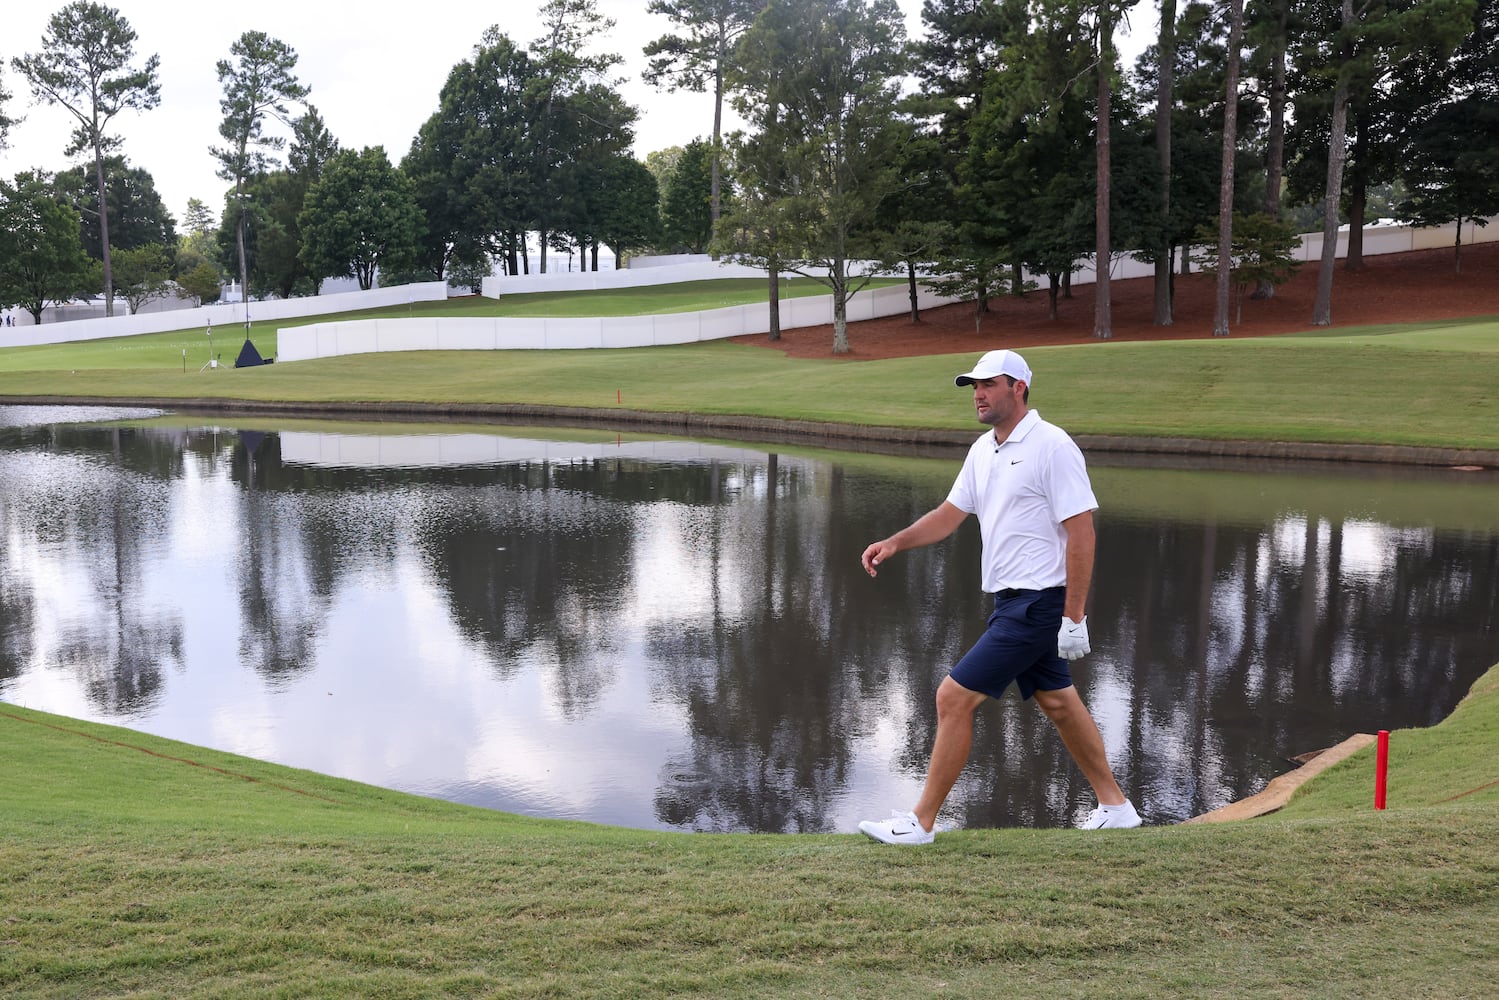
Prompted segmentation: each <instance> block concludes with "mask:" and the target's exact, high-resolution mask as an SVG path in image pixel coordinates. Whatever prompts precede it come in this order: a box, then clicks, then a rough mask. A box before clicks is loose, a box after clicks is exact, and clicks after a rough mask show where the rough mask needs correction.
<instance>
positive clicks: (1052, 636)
mask: <svg viewBox="0 0 1499 1000" xmlns="http://www.w3.org/2000/svg"><path fill="white" fill-rule="evenodd" d="M955 382H956V383H957V385H959V386H965V385H971V386H973V405H974V408H975V409H976V410H977V411H978V418H979V422H980V423H984V424H988V425H989V426H990V427H992V428H994V429H993V431H992V432H991V433H986V434H984V435H983V436H982V437H980V438H979V439H978V440H977V441H975V442H974V443H973V447H971V448H969V449H968V457H967V459H966V460H964V462H963V469H962V471H961V472H959V473H958V479H957V482H955V483H954V484H953V487H952V491H951V492H949V493H948V495H947V499H946V500H945V501H944V502H943V503H942V504H941V506H939V507H937V509H935V510H933V511H931V512H930V513H927V514H924V515H923V516H922V517H921V518H919V519H918V520H917V521H916V522H915V523H914V524H912V525H911V526H910V527H908V528H905V529H904V530H902V531H898V532H896V533H895V534H893V535H891V536H890V537H889V538H887V539H885V540H884V541H882V542H875V543H874V544H873V545H871V546H869V548H867V549H865V550H864V556H863V563H864V570H865V572H867V573H868V574H869V575H870V576H875V575H876V574H877V573H878V572H879V566H880V564H881V563H883V562H884V561H885V560H887V559H889V558H890V557H891V556H893V555H895V554H896V553H897V552H900V551H902V550H904V549H912V548H917V547H919V546H922V545H931V544H932V543H933V542H938V541H941V540H942V539H944V538H946V537H947V536H948V535H951V534H952V533H953V532H954V531H956V530H957V528H958V525H959V524H961V523H962V522H963V519H964V518H966V517H967V516H968V515H969V514H977V515H978V519H979V532H980V537H981V540H982V544H983V555H982V572H983V581H982V582H983V588H984V590H986V591H989V592H990V593H992V594H993V595H994V612H993V614H991V615H990V616H989V625H988V629H987V630H986V631H985V632H984V634H983V636H981V637H980V638H979V640H978V642H977V643H975V644H974V646H973V648H972V649H970V650H969V651H968V652H967V653H966V654H965V655H964V656H963V658H962V659H961V660H959V661H958V664H957V666H955V667H953V669H952V672H951V673H950V674H949V675H948V676H947V677H946V678H945V679H943V681H942V684H941V685H940V686H939V687H938V688H937V739H936V742H935V743H934V744H933V746H932V756H931V761H930V763H929V764H928V765H927V774H926V785H925V786H924V787H923V788H922V791H921V798H920V800H918V801H917V803H916V808H915V809H914V810H913V811H911V812H908V813H901V812H897V813H896V814H895V815H894V816H893V817H892V818H891V819H887V820H881V821H874V820H865V821H863V822H862V823H860V824H859V830H860V831H861V832H863V833H864V834H865V835H867V836H869V837H872V838H874V839H875V840H878V841H881V842H883V843H886V844H930V843H931V842H932V839H933V836H934V830H935V828H936V823H937V812H938V810H940V809H941V808H942V803H943V802H944V801H945V800H946V799H947V795H948V793H949V792H950V791H952V787H953V784H954V783H955V782H956V781H957V780H958V772H960V771H961V770H962V769H963V765H964V764H965V763H966V762H967V760H968V750H969V747H970V745H971V744H972V742H973V713H974V712H975V711H977V710H978V707H979V706H980V705H982V704H983V703H984V701H985V700H986V699H989V698H998V697H1000V696H1001V695H1003V694H1004V692H1005V689H1006V688H1008V687H1009V686H1010V684H1011V683H1014V684H1015V685H1016V687H1017V688H1019V690H1020V695H1021V698H1023V699H1028V698H1035V700H1036V704H1037V705H1038V706H1039V707H1040V709H1041V711H1043V712H1045V713H1046V717H1047V718H1049V719H1050V720H1051V721H1052V724H1053V725H1055V726H1056V727H1057V732H1058V733H1060V734H1061V736H1062V742H1063V743H1064V744H1066V746H1067V750H1068V752H1069V753H1071V754H1072V759H1073V760H1075V761H1076V762H1077V765H1078V767H1079V768H1081V769H1082V772H1083V774H1084V775H1085V776H1086V777H1087V779H1088V782H1089V784H1091V785H1092V786H1093V794H1094V795H1095V796H1097V798H1098V808H1096V809H1094V810H1093V811H1092V813H1090V814H1089V816H1088V818H1087V820H1086V821H1084V823H1083V824H1082V826H1083V829H1085V830H1099V829H1111V828H1126V827H1135V826H1139V825H1140V815H1139V813H1137V812H1136V811H1135V807H1134V806H1133V805H1131V804H1130V802H1129V800H1128V799H1127V798H1125V796H1124V792H1123V791H1121V790H1120V788H1119V783H1118V782H1116V781H1115V780H1114V773H1113V771H1111V770H1110V769H1109V762H1108V758H1107V757H1106V756H1105V754H1104V747H1103V737H1102V736H1100V735H1099V733H1098V727H1097V726H1096V725H1094V723H1093V716H1091V715H1090V714H1089V713H1088V709H1087V707H1086V706H1085V705H1084V704H1083V701H1082V699H1081V698H1080V697H1078V693H1077V689H1076V688H1075V687H1073V686H1072V677H1071V675H1070V674H1069V673H1068V671H1067V661H1068V660H1075V659H1078V658H1079V657H1082V656H1086V655H1087V653H1088V650H1089V646H1088V620H1087V617H1086V614H1085V612H1086V607H1087V601H1088V585H1089V583H1090V582H1091V579H1092V576H1093V511H1094V510H1096V509H1097V508H1098V501H1097V500H1096V499H1094V497H1093V487H1092V485H1091V484H1090V483H1089V481H1088V472H1087V469H1086V468H1085V467H1084V465H1083V455H1082V452H1081V451H1079V450H1078V447H1077V445H1076V444H1074V443H1073V441H1072V439H1071V438H1070V437H1068V436H1067V433H1066V432H1065V431H1063V430H1062V429H1061V428H1060V427H1057V426H1055V425H1054V424H1049V423H1047V422H1046V421H1044V420H1042V419H1041V414H1040V413H1038V412H1037V411H1035V410H1032V409H1030V408H1029V405H1028V404H1029V402H1030V385H1031V370H1030V367H1029V366H1028V365H1027V364H1026V363H1025V360H1024V359H1023V358H1021V356H1020V355H1018V354H1016V353H1015V352H1014V351H990V352H989V353H988V354H985V355H984V356H983V357H982V358H980V359H979V362H978V364H977V365H975V366H974V368H973V370H972V371H970V372H965V373H964V374H962V375H959V376H958V377H957V378H956V379H955Z"/></svg>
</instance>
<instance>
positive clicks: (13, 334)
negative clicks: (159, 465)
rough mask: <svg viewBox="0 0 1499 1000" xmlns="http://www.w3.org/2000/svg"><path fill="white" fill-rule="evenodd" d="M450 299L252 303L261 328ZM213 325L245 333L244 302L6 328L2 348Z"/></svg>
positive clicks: (409, 291) (367, 295)
mask: <svg viewBox="0 0 1499 1000" xmlns="http://www.w3.org/2000/svg"><path fill="white" fill-rule="evenodd" d="M447 297H448V286H447V282H444V281H426V282H422V283H421V284H416V285H396V286H394V287H391V288H372V289H370V290H369V291H367V292H342V293H339V294H337V295H312V296H308V297H306V298H299V299H272V300H270V301H267V302H251V303H250V319H251V320H253V321H256V322H259V321H262V320H275V319H295V318H297V317H299V316H325V315H328V314H330V313H343V312H352V311H354V310H358V309H377V308H379V307H381V306H401V305H406V304H407V303H409V302H440V301H446V300H447ZM210 323H212V324H213V325H214V326H216V327H219V328H221V329H223V330H224V331H225V333H226V334H228V333H230V332H232V331H233V330H235V329H237V328H238V329H242V328H243V327H244V323H245V306H244V303H241V302H228V303H225V302H216V303H214V304H213V305H209V306H199V307H197V308H196V309H174V310H171V311H170V312H154V313H140V314H137V315H135V316H100V317H98V318H96V319H80V320H73V321H72V322H68V323H53V324H46V323H44V324H42V325H41V326H17V327H6V328H5V332H4V334H3V336H0V346H3V347H25V346H30V345H32V344H61V343H65V342H67V341H74V340H102V339H103V338H105V337H133V336H135V335H137V334H142V333H166V332H167V331H169V330H191V329H193V328H194V327H199V328H202V329H205V330H206V329H207V328H208V325H209V324H210Z"/></svg>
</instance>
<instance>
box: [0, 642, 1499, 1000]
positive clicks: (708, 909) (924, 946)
mask: <svg viewBox="0 0 1499 1000" xmlns="http://www.w3.org/2000/svg"><path fill="white" fill-rule="evenodd" d="M1496 736H1499V668H1496V669H1495V670H1494V671H1491V672H1490V673H1489V674H1488V675H1486V676H1485V677H1484V678H1483V679H1482V680H1481V681H1480V682H1479V684H1478V685H1476V686H1475V691H1474V694H1473V695H1472V696H1470V697H1469V699H1468V700H1467V701H1465V702H1464V703H1463V705H1462V706H1461V707H1460V708H1459V710H1458V711H1457V712H1456V713H1455V714H1454V715H1453V716H1452V717H1451V718H1450V719H1449V720H1448V721H1446V722H1444V723H1443V724H1442V725H1440V726H1438V727H1436V728H1435V729H1432V730H1427V731H1412V732H1399V733H1396V734H1395V735H1394V738H1393V741H1392V742H1393V746H1394V747H1395V748H1396V749H1395V751H1394V755H1393V763H1392V784H1391V788H1392V792H1391V808H1390V809H1389V810H1387V811H1386V812H1384V813H1375V812H1374V811H1373V810H1372V809H1371V808H1370V807H1369V805H1368V803H1369V797H1370V788H1371V780H1372V779H1371V774H1372V762H1373V757H1372V753H1371V752H1365V753H1363V754H1361V755H1358V756H1356V757H1355V758H1353V759H1352V760H1350V761H1349V762H1347V763H1345V764H1343V765H1341V766H1339V767H1337V768H1335V769H1333V770H1332V771H1329V772H1328V773H1327V774H1326V775H1324V776H1323V777H1321V778H1319V779H1318V780H1317V781H1315V782H1313V783H1311V784H1310V785H1308V786H1307V787H1306V789H1304V790H1303V792H1302V794H1301V795H1300V796H1299V797H1298V798H1297V799H1296V800H1295V801H1294V802H1293V804H1292V805H1291V806H1290V807H1288V808H1287V809H1286V810H1285V811H1283V812H1282V813H1280V814H1277V815H1275V816H1271V817H1266V818H1263V819H1260V820H1255V821H1252V822H1248V823H1242V824H1234V825H1228V826H1206V827H1171V828H1155V829H1145V830H1141V831H1137V832H1131V833H1120V834H1088V833H1083V832H1080V831H1027V830H986V831H965V832H958V833H953V834H950V835H946V836H944V837H942V838H940V839H939V841H938V843H937V844H936V845H935V846H934V847H933V848H932V849H930V850H920V851H902V850H898V849H888V848H882V847H880V846H878V845H874V844H870V843H868V842H867V841H865V840H864V839H863V838H861V837H857V836H847V835H842V836H840V835H827V836H710V835H684V834H667V833H657V832H646V831H631V830H621V829H615V828H608V827H599V826H589V825H582V824H569V823H555V822H541V821H535V820H529V819H525V818H520V817H515V816H509V815H505V814H500V813H493V812H487V811H484V810H479V809H473V808H469V807H464V806H458V805H452V804H449V803H444V802H437V801H432V800H427V799H420V798H414V797H409V796H403V795H399V794H396V793H393V792H386V791H382V790H378V789H373V788H370V787H368V786H363V785H358V784H354V783H351V782H346V781H341V780H337V779H332V778H327V777H323V776H319V775H316V774H311V773H308V772H302V771H294V770H290V769H286V768H281V767H277V766H274V765H270V764H263V763H259V762H256V761H252V760H247V759H244V758H237V757H234V756H231V755H227V754H222V753H217V752H214V751H209V750H203V749H200V748H195V747H189V746H184V745H181V744H175V743H171V742H169V741H165V740H160V739H156V738H153V737H149V736H144V735H139V734H135V733H130V732H127V731H124V730H119V729H112V728H109V727H102V726H96V725H92V724H87V723H82V722H77V721H73V720H65V719H60V718H57V717H53V716H47V715H42V714H39V713H32V712H27V711H24V710H21V709H17V708H14V707H11V706H0V759H4V760H5V761H6V762H7V780H6V782H5V785H4V787H3V790H0V804H3V808H0V919H3V921H4V924H3V926H0V938H3V940H0V992H3V993H4V994H5V995H8V996H17V995H24V996H55V997H84V996H106V995H108V996H115V995H124V994H139V995H157V996H172V997H188V996H221V995H226V994H239V995H243V994H246V993H264V994H276V995H316V996H371V995H380V996H385V997H395V996H444V995H445V996H481V995H482V996H517V997H519V996H525V997H535V996H558V997H564V996H565V997H584V996H620V997H625V996H643V995H662V994H686V995H698V996H715V997H737V996H744V997H749V996H758V997H763V996H767V995H776V996H785V995H796V996H854V995H862V994H864V993H875V992H879V991H885V992H889V993H894V994H899V993H901V992H905V991H912V990H919V991H921V992H922V993H925V994H929V995H934V996H951V997H972V996H1016V995H1018V996H1049V997H1055V996H1085V995H1099V993H1100V992H1102V993H1103V994H1104V995H1110V996H1161V995H1187V996H1221V995H1225V994H1226V993H1230V992H1232V993H1235V994H1238V995H1245V994H1256V995H1271V996H1274V995H1282V996H1306V995H1318V996H1350V997H1351V996H1365V995H1370V994H1371V993H1373V992H1377V993H1379V994H1381V995H1388V996H1422V995H1429V996H1444V997H1458V996H1482V995H1489V989H1490V987H1491V985H1492V982H1493V980H1494V978H1495V976H1496V975H1499V959H1496V957H1495V956H1496V953H1495V951H1494V950H1493V948H1492V942H1493V941H1494V940H1496V939H1499V784H1496V782H1495V780H1494V779H1496V778H1499V774H1491V773H1489V772H1491V771H1493V760H1494V757H1493V754H1492V752H1487V751H1491V748H1492V746H1493V744H1494V740H1495V737H1496ZM1474 748H1483V749H1485V750H1486V752H1479V753H1475V752H1473V750H1474ZM1416 789H1419V790H1420V791H1419V793H1417V792H1416V791H1414V790H1416ZM1464 793H1465V794H1464ZM1454 795H1458V796H1460V797H1457V798H1453V797H1452V796H1454Z"/></svg>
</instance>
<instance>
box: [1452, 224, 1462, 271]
mask: <svg viewBox="0 0 1499 1000" xmlns="http://www.w3.org/2000/svg"><path fill="white" fill-rule="evenodd" d="M1452 273H1453V274H1462V273H1463V217H1462V216H1461V215H1459V216H1458V217H1457V236H1456V237H1455V238H1454V239H1453V240H1452Z"/></svg>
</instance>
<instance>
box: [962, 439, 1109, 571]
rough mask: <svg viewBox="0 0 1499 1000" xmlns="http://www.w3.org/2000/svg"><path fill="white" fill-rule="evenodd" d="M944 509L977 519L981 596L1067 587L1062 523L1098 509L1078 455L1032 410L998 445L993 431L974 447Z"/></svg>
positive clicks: (1077, 451) (1085, 471)
mask: <svg viewBox="0 0 1499 1000" xmlns="http://www.w3.org/2000/svg"><path fill="white" fill-rule="evenodd" d="M947 502H948V503H950V504H952V505H953V506H954V507H956V508H958V509H959V510H961V511H963V512H965V513H968V514H977V515H978V519H979V533H980V535H981V536H982V538H983V543H984V552H983V588H984V590H986V591H988V592H990V593H994V592H995V591H1000V590H1005V589H1008V588H1011V587H1013V588H1017V589H1023V590H1042V589H1045V588H1047V587H1060V586H1062V585H1063V584H1065V583H1066V582H1067V530H1066V529H1065V528H1063V527H1062V522H1063V521H1065V520H1067V518H1069V517H1073V516H1075V515H1077V514H1081V513H1083V512H1084V511H1090V510H1097V509H1098V500H1097V499H1095V498H1094V496H1093V486H1092V484H1091V483H1089V481H1088V470H1087V468H1086V467H1085V466H1084V464H1083V453H1082V451H1081V450H1079V448H1078V446H1077V445H1076V444H1075V443H1074V442H1073V440H1072V438H1070V437H1068V436H1067V432H1066V431H1064V430H1062V429H1061V428H1060V427H1058V426H1056V425H1055V424H1049V423H1047V422H1046V421H1044V420H1042V419H1041V414H1040V413H1038V412H1037V411H1035V410H1031V411H1030V412H1028V413H1027V414H1026V415H1025V416H1024V417H1023V418H1021V421H1020V423H1019V424H1017V425H1016V427H1015V429H1014V430H1013V431H1011V432H1010V436H1009V437H1008V438H1007V439H1005V442H1004V443H1003V444H1000V445H996V444H995V442H994V432H993V431H990V432H988V433H986V434H985V435H984V436H983V437H981V438H979V439H978V440H977V441H975V442H974V443H973V447H971V448H969V449H968V457H967V458H966V459H965V460H964V461H963V470H962V471H961V472H959V473H958V479H957V482H955V483H953V487H952V492H950V493H949V494H948V495H947Z"/></svg>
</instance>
